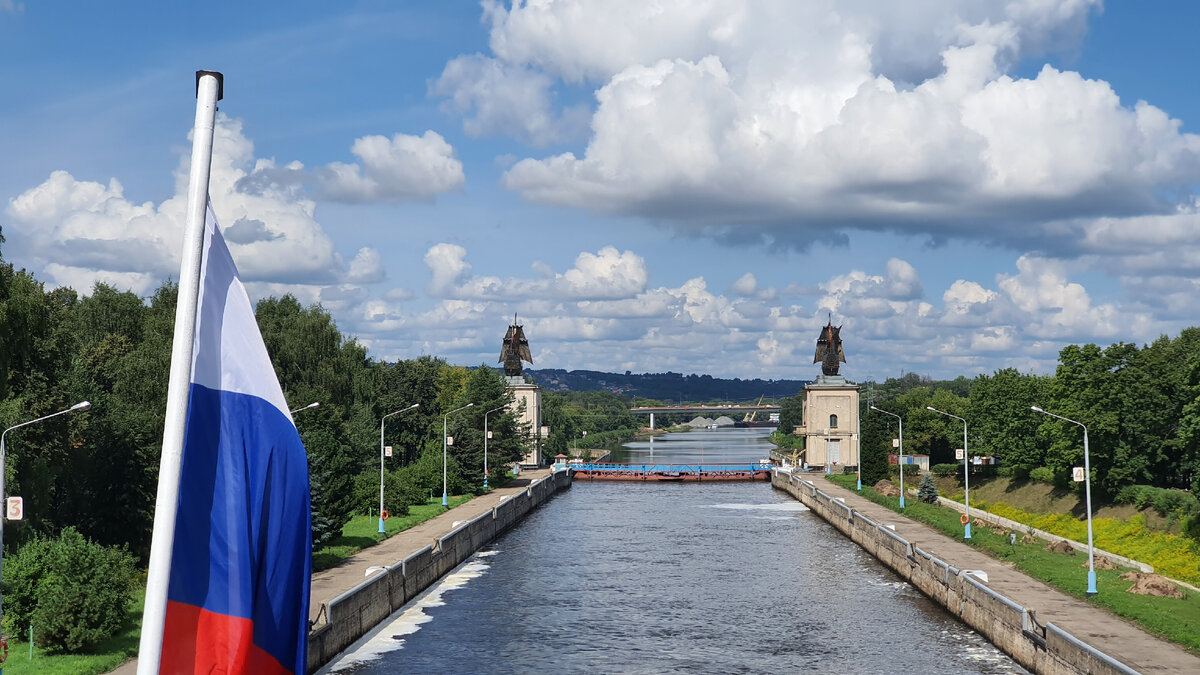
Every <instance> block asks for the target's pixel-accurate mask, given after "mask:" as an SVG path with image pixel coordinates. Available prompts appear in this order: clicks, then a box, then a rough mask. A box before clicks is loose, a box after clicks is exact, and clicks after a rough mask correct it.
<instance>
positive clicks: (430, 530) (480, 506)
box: [110, 469, 550, 675]
mask: <svg viewBox="0 0 1200 675" xmlns="http://www.w3.org/2000/svg"><path fill="white" fill-rule="evenodd" d="M548 475H550V469H532V470H530V469H526V470H522V471H521V475H520V477H518V478H515V479H513V480H511V481H509V483H508V484H507V485H505V486H504V487H502V488H496V489H494V490H492V491H491V492H489V493H487V494H486V495H480V496H478V497H475V498H474V499H472V500H471V501H469V502H466V503H465V504H460V505H458V506H456V507H454V508H452V509H450V510H448V511H446V512H445V513H443V514H441V515H439V516H437V517H434V518H430V519H429V520H426V521H425V522H423V523H420V524H419V525H414V526H412V527H410V528H408V529H407V530H402V531H400V532H397V533H396V534H393V535H392V536H390V537H388V538H387V539H385V540H383V541H381V542H379V543H378V544H376V545H374V546H371V547H369V548H365V549H363V550H362V551H359V552H358V553H356V554H354V555H352V556H350V557H348V558H346V559H345V560H343V561H342V562H341V564H339V565H338V566H337V567H333V568H330V569H327V570H324V571H321V572H317V573H316V574H314V575H313V576H312V590H311V596H310V600H309V611H308V615H309V620H313V619H316V618H317V616H318V615H319V614H320V611H321V605H322V604H323V603H328V602H329V601H330V600H333V599H334V598H336V597H337V596H339V595H341V594H342V593H344V592H346V591H348V590H350V589H351V588H354V587H355V586H357V585H358V584H360V583H362V582H363V580H364V579H366V577H367V568H369V567H374V566H388V565H394V564H395V563H397V562H399V561H401V560H404V559H405V558H407V557H408V556H409V555H412V554H413V553H416V552H417V551H419V550H421V549H422V548H424V547H426V546H429V545H431V544H433V543H434V542H436V541H437V540H438V539H441V538H442V536H443V535H446V534H449V533H450V532H451V531H452V530H453V529H454V524H455V523H457V522H459V521H467V520H471V519H472V518H475V517H476V516H478V515H480V514H482V513H484V512H485V511H491V510H492V508H494V507H495V506H496V505H498V504H499V503H500V500H501V499H502V498H504V497H507V496H510V495H514V494H517V493H518V492H521V491H523V490H524V489H525V488H527V487H529V484H530V483H531V482H533V481H535V480H538V479H539V478H544V477H546V476H548ZM324 620H325V619H324V617H322V618H321V621H322V622H324ZM136 672H137V659H130V660H128V661H126V662H125V663H123V664H121V666H120V667H119V668H117V669H116V670H114V671H112V673H111V674H110V675H135V673H136Z"/></svg>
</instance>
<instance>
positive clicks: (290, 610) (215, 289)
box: [160, 204, 312, 675]
mask: <svg viewBox="0 0 1200 675" xmlns="http://www.w3.org/2000/svg"><path fill="white" fill-rule="evenodd" d="M204 229H205V232H204V257H203V262H202V266H201V272H200V304H199V306H198V308H197V310H196V332H195V338H194V340H193V351H192V380H191V394H190V399H189V404H188V415H187V431H186V436H185V440H184V445H183V460H182V468H181V471H180V485H179V509H178V515H177V516H176V522H175V539H174V549H173V551H172V555H171V576H170V585H169V587H168V591H167V610H166V620H165V629H164V631H163V644H162V659H161V662H160V672H162V673H254V674H255V675H258V674H263V675H272V674H274V673H291V674H292V675H302V674H303V673H304V672H305V665H306V664H305V656H306V649H307V638H308V594H309V584H310V575H311V570H312V550H311V546H312V545H311V538H310V537H311V535H310V531H311V527H312V521H311V513H310V511H309V486H308V462H307V457H306V455H305V452H304V446H303V445H302V444H301V442H300V436H299V434H298V433H297V432H296V426H295V425H294V424H293V423H292V418H291V415H290V414H289V413H288V407H287V401H286V400H285V399H284V397H283V391H282V390H281V389H280V386H279V380H278V379H277V378H276V376H275V371H274V369H273V368H272V366H271V359H270V358H269V357H268V355H267V350H266V347H265V346H264V344H263V340H262V334H261V333H259V330H258V324H257V322H256V321H255V319H254V309H253V307H252V306H251V304H250V299H249V297H248V296H247V295H246V289H245V287H244V286H242V282H241V280H239V279H238V273H237V268H236V267H235V266H234V264H233V258H232V257H231V256H230V255H229V249H228V248H226V246H225V241H224V239H222V237H221V232H220V229H219V228H218V227H217V219H216V216H215V215H214V214H213V211H212V206H211V204H210V205H209V207H208V210H207V216H206V218H205V228H204Z"/></svg>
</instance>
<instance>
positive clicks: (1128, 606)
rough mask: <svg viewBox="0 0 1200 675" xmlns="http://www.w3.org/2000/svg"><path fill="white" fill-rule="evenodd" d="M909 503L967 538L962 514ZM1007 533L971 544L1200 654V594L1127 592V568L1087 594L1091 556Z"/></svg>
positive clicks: (848, 479)
mask: <svg viewBox="0 0 1200 675" xmlns="http://www.w3.org/2000/svg"><path fill="white" fill-rule="evenodd" d="M828 480H831V481H833V482H835V483H837V484H838V485H841V486H842V487H844V488H847V489H849V490H853V489H854V488H855V485H856V483H855V477H854V476H830V477H828ZM862 495H863V496H864V497H866V498H867V499H869V500H871V501H873V502H875V503H876V504H880V505H882V506H886V507H887V508H890V509H892V510H893V511H900V498H899V497H884V496H883V495H880V494H879V493H877V492H875V491H874V490H873V489H871V488H869V487H866V486H864V487H863V490H862ZM904 501H905V509H904V511H903V513H904V515H905V516H907V517H909V518H911V519H912V520H916V521H919V522H922V523H925V524H927V525H929V526H931V527H933V528H934V529H935V530H938V531H940V532H942V533H943V534H946V535H948V536H950V537H953V538H954V539H956V540H958V541H963V539H962V535H963V526H962V523H960V522H959V516H960V514H959V512H957V511H955V510H953V509H949V508H946V507H943V506H938V505H936V504H925V503H923V502H921V501H918V500H916V499H913V498H911V497H910V498H907V499H905V500H904ZM1008 540H1009V538H1008V534H1007V531H1005V532H1004V533H999V532H995V531H993V530H992V528H991V527H987V526H973V527H972V528H971V538H970V539H969V540H966V541H965V542H964V543H967V544H969V545H971V546H974V547H975V548H977V549H979V550H981V551H984V552H986V553H988V554H990V555H992V556H993V557H995V558H997V559H1000V560H1004V561H1007V562H1009V563H1011V564H1012V565H1013V566H1014V567H1015V568H1016V569H1018V570H1020V571H1022V572H1024V573H1025V574H1028V575H1029V576H1031V577H1033V578H1035V579H1038V580H1041V581H1044V582H1046V583H1048V584H1050V585H1051V586H1054V587H1055V588H1057V589H1058V590H1060V591H1062V592H1064V593H1067V594H1068V595H1073V596H1075V597H1077V598H1080V599H1084V600H1087V601H1088V602H1090V603H1093V604H1096V605H1099V606H1101V607H1105V608H1107V609H1108V610H1110V611H1112V612H1113V613H1114V614H1116V615H1118V616H1121V617H1124V618H1126V619H1129V620H1130V621H1133V622H1134V623H1136V624H1137V625H1138V626H1140V627H1141V628H1142V629H1144V630H1145V631H1147V632H1149V633H1152V634H1154V635H1158V636H1159V637H1162V638H1165V639H1167V640H1170V641H1172V642H1175V643H1177V644H1180V645H1182V646H1183V647H1185V648H1187V649H1188V650H1189V651H1191V652H1193V653H1196V654H1200V593H1195V592H1194V591H1191V590H1189V589H1186V588H1181V589H1180V590H1182V591H1183V592H1184V594H1185V595H1186V597H1185V598H1183V599H1177V598H1158V597H1152V596H1148V595H1134V594H1132V593H1128V592H1126V591H1128V590H1129V587H1130V586H1132V585H1133V582H1130V581H1123V580H1121V579H1120V575H1121V574H1123V573H1124V572H1126V571H1127V570H1126V569H1121V568H1118V569H1116V570H1096V588H1097V590H1098V591H1099V593H1097V594H1096V595H1095V596H1093V597H1091V598H1088V597H1087V556H1086V555H1082V556H1081V555H1064V554H1061V553H1052V552H1050V551H1046V550H1045V546H1046V542H1044V541H1042V540H1040V539H1039V540H1037V541H1036V542H1033V543H1030V544H1024V543H1021V540H1020V538H1018V539H1017V543H1016V544H1009V543H1008Z"/></svg>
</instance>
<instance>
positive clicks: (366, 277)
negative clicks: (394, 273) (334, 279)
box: [346, 247, 386, 284]
mask: <svg viewBox="0 0 1200 675" xmlns="http://www.w3.org/2000/svg"><path fill="white" fill-rule="evenodd" d="M385 277H386V274H385V273H384V271H383V256H381V255H380V254H379V251H378V250H376V249H373V248H368V247H363V248H360V249H358V254H357V255H355V256H354V260H351V261H350V270H349V271H348V272H347V274H346V280H347V281H350V282H353V283H356V284H369V283H373V282H376V281H383V280H384V278H385Z"/></svg>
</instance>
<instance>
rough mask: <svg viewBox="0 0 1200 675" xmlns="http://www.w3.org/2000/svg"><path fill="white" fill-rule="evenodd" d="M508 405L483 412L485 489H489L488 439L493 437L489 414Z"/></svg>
mask: <svg viewBox="0 0 1200 675" xmlns="http://www.w3.org/2000/svg"><path fill="white" fill-rule="evenodd" d="M507 407H508V404H507V403H505V404H504V405H502V406H500V407H499V408H492V409H491V410H489V411H487V412H485V413H483V489H484V490H486V489H488V465H487V451H488V439H489V438H491V437H492V432H490V431H488V426H487V417H488V415H491V414H492V413H494V412H496V411H497V410H504V409H505V408H507Z"/></svg>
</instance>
